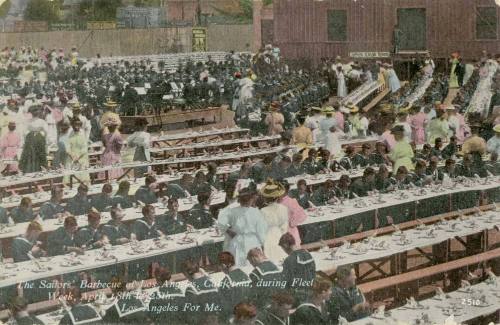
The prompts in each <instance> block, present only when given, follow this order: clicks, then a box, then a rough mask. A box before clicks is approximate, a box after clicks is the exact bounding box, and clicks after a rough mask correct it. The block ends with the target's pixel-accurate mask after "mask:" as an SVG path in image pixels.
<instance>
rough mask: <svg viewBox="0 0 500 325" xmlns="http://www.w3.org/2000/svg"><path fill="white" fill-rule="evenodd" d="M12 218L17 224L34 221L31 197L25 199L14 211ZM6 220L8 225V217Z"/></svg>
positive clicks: (11, 213) (11, 214)
mask: <svg viewBox="0 0 500 325" xmlns="http://www.w3.org/2000/svg"><path fill="white" fill-rule="evenodd" d="M10 216H11V217H12V220H13V221H14V222H15V223H22V222H30V221H31V220H33V218H34V217H35V216H34V215H33V208H32V204H31V199H30V198H29V197H23V198H22V199H21V203H20V204H19V206H18V207H15V208H14V209H12V211H11V212H10ZM2 219H3V218H2ZM5 219H6V220H5V221H6V222H5V223H7V221H8V219H7V217H5Z"/></svg>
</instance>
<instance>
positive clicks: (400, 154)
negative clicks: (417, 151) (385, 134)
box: [389, 125, 414, 170]
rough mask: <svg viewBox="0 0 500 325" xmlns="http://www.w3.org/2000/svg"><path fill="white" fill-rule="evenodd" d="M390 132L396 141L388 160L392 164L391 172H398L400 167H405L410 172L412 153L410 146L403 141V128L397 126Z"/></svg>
mask: <svg viewBox="0 0 500 325" xmlns="http://www.w3.org/2000/svg"><path fill="white" fill-rule="evenodd" d="M391 132H392V133H393V134H394V138H395V139H396V144H395V145H394V147H393V148H392V150H391V152H390V153H389V158H390V159H391V161H392V162H393V170H398V168H399V167H400V166H405V167H406V168H407V169H408V170H412V169H413V163H412V159H413V156H414V153H413V148H412V147H411V145H410V144H409V143H408V142H406V140H405V135H404V128H403V127H402V126H401V125H398V126H395V127H394V128H393V129H392V130H391Z"/></svg>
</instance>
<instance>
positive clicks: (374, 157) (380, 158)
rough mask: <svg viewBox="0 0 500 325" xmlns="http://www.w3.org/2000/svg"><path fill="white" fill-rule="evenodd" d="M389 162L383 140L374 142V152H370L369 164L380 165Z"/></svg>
mask: <svg viewBox="0 0 500 325" xmlns="http://www.w3.org/2000/svg"><path fill="white" fill-rule="evenodd" d="M387 163H389V158H387V146H386V145H385V143H384V142H382V141H379V142H377V143H376V144H375V152H373V153H371V154H370V159H369V164H370V165H380V164H387Z"/></svg>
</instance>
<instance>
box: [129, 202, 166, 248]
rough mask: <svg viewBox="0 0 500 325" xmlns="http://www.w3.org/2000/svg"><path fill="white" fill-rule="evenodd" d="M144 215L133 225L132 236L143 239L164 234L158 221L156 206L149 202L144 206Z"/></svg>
mask: <svg viewBox="0 0 500 325" xmlns="http://www.w3.org/2000/svg"><path fill="white" fill-rule="evenodd" d="M142 215H143V217H142V218H141V219H137V220H136V221H135V222H134V223H133V225H132V231H131V233H132V234H131V238H134V239H136V240H139V241H141V240H146V239H152V238H157V237H160V236H162V235H163V233H162V232H161V231H160V226H159V225H158V223H156V215H155V207H154V206H152V205H149V204H148V205H146V206H144V207H143V208H142Z"/></svg>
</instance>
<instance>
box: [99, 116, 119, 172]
mask: <svg viewBox="0 0 500 325" xmlns="http://www.w3.org/2000/svg"><path fill="white" fill-rule="evenodd" d="M106 126H107V127H108V130H109V133H106V134H104V135H103V137H102V143H103V144H104V148H105V149H104V153H103V154H102V164H103V165H104V166H110V165H113V164H119V163H120V162H121V150H122V147H123V138H122V135H121V133H120V131H118V125H117V124H116V123H113V122H112V121H109V122H108V123H107V125H106ZM108 175H109V179H115V178H118V177H120V176H122V175H123V170H122V169H121V168H114V169H111V170H108Z"/></svg>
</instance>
